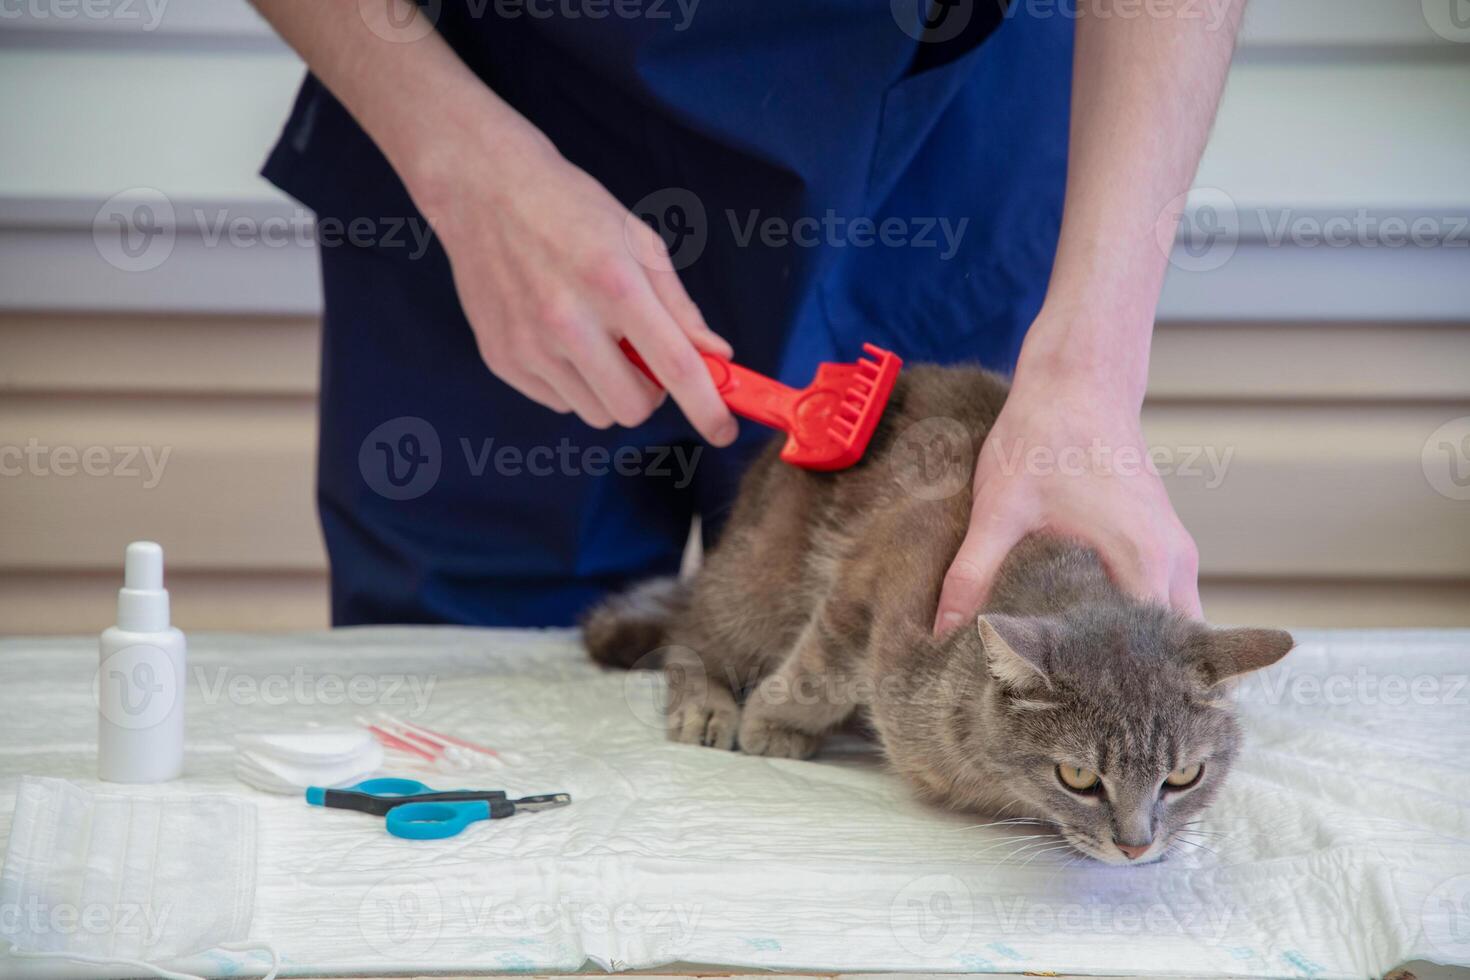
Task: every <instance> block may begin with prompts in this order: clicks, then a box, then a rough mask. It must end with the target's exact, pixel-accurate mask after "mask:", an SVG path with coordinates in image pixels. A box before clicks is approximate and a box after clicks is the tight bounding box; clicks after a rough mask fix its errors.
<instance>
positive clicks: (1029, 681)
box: [976, 615, 1051, 690]
mask: <svg viewBox="0 0 1470 980" xmlns="http://www.w3.org/2000/svg"><path fill="white" fill-rule="evenodd" d="M976 625H977V626H978V627H979V630H980V643H981V645H982V646H983V647H984V648H985V663H986V666H987V667H989V668H990V674H991V676H992V677H994V678H995V679H996V680H998V681H1000V682H1001V683H1002V684H1004V685H1006V686H1007V687H1012V688H1016V689H1017V690H1023V689H1025V688H1028V687H1035V686H1037V685H1045V686H1047V687H1050V686H1051V681H1049V680H1048V679H1047V676H1046V668H1045V664H1046V627H1045V625H1044V624H1042V622H1041V621H1040V620H1036V619H1027V618H1024V617H1021V616H999V615H990V616H981V617H980V618H979V619H978V620H977V621H976Z"/></svg>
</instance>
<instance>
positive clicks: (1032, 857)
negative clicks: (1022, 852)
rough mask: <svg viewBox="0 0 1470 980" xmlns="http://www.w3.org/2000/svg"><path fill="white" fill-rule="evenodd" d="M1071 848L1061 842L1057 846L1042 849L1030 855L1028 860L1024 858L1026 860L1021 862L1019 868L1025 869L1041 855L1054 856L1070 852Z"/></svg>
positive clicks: (1069, 845)
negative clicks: (1062, 852)
mask: <svg viewBox="0 0 1470 980" xmlns="http://www.w3.org/2000/svg"><path fill="white" fill-rule="evenodd" d="M1071 847H1072V845H1071V844H1068V843H1066V842H1065V841H1063V842H1062V843H1060V844H1057V845H1056V846H1054V847H1043V848H1042V849H1041V850H1039V851H1033V852H1032V853H1031V855H1030V856H1029V857H1028V858H1026V860H1024V861H1022V862H1021V867H1023V868H1024V867H1026V865H1028V864H1030V863H1031V862H1032V861H1035V860H1036V859H1037V858H1039V857H1041V855H1043V854H1055V853H1056V852H1058V851H1065V850H1070V849H1071Z"/></svg>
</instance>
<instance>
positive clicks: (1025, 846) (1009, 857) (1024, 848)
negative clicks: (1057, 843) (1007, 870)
mask: <svg viewBox="0 0 1470 980" xmlns="http://www.w3.org/2000/svg"><path fill="white" fill-rule="evenodd" d="M1046 843H1047V842H1045V841H1040V842H1031V843H1026V844H1022V845H1021V846H1020V847H1017V848H1016V849H1015V850H1013V851H1009V852H1007V853H1006V854H1004V855H1002V856H1001V857H1000V858H998V859H997V862H996V863H998V864H1008V863H1009V862H1010V861H1012V860H1013V859H1014V858H1016V857H1019V856H1020V855H1022V854H1025V853H1026V852H1027V851H1029V850H1031V849H1032V848H1036V847H1044V846H1046Z"/></svg>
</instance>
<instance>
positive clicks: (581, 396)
mask: <svg viewBox="0 0 1470 980" xmlns="http://www.w3.org/2000/svg"><path fill="white" fill-rule="evenodd" d="M532 370H534V371H535V372H536V373H537V374H538V375H539V376H540V377H541V378H542V379H543V380H544V381H545V382H546V384H548V385H550V386H551V387H552V388H554V389H556V393H557V394H558V395H560V396H561V397H562V398H563V399H565V400H566V402H567V404H569V405H571V407H572V411H574V412H576V413H577V417H578V418H580V419H581V420H582V421H583V422H586V423H587V424H588V425H590V426H592V427H593V428H594V429H606V428H607V427H608V426H610V425H612V424H613V417H612V414H611V413H610V412H608V410H607V407H606V406H605V405H603V404H602V400H601V399H600V398H598V397H597V396H596V395H595V394H593V393H592V389H591V388H589V387H588V386H587V382H585V381H583V380H582V376H581V375H580V374H578V373H577V370H576V368H574V367H573V366H572V364H571V363H570V362H569V361H564V360H562V359H561V358H559V357H548V358H546V359H545V360H544V361H542V362H541V363H539V364H536V365H535V366H534V367H533V368H532Z"/></svg>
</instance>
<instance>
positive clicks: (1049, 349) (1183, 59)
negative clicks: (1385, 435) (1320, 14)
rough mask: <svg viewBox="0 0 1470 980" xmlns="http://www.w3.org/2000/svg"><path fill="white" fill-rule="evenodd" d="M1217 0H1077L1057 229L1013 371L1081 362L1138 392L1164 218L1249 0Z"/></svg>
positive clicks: (1160, 268)
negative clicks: (1036, 315) (1041, 306)
mask: <svg viewBox="0 0 1470 980" xmlns="http://www.w3.org/2000/svg"><path fill="white" fill-rule="evenodd" d="M1222 2H1223V6H1221V7H1220V8H1218V9H1216V10H1213V11H1207V9H1206V8H1202V7H1201V5H1199V4H1195V3H1189V2H1185V0H1154V2H1150V3H1148V4H1143V5H1137V4H1132V3H1127V4H1120V3H1115V2H1114V0H1088V2H1082V3H1078V5H1077V7H1078V11H1079V17H1078V22H1077V39H1076V56H1075V66H1074V70H1073V81H1072V85H1073V94H1072V125H1071V148H1070V152H1069V160H1068V173H1067V195H1066V207H1065V211H1064V216H1063V221H1062V231H1061V239H1060V242H1059V244H1058V248H1057V257H1056V263H1055V266H1054V267H1053V270H1052V278H1051V284H1050V287H1049V288H1048V291H1047V298H1046V310H1045V311H1044V314H1043V316H1042V317H1041V318H1040V319H1038V321H1037V324H1036V327H1035V328H1034V329H1033V330H1032V333H1031V335H1030V336H1028V338H1027V340H1026V345H1025V348H1024V349H1023V351H1022V355H1021V366H1020V367H1019V368H1018V372H1017V373H1018V378H1019V377H1021V376H1023V375H1024V374H1026V373H1027V372H1028V371H1029V370H1030V369H1037V370H1039V371H1040V372H1043V373H1047V374H1055V373H1057V372H1061V373H1065V374H1073V375H1075V374H1081V375H1082V376H1084V377H1090V378H1093V379H1095V380H1097V381H1098V382H1099V383H1102V384H1106V385H1110V386H1115V387H1114V390H1116V392H1117V394H1118V395H1119V397H1124V398H1126V399H1128V400H1129V403H1130V404H1133V405H1134V406H1135V407H1136V404H1141V402H1142V399H1143V389H1144V386H1145V384H1146V382H1147V375H1148V349H1149V340H1150V336H1151V333H1152V330H1153V319H1154V313H1155V310H1156V307H1157V304H1158V297H1159V292H1160V290H1161V289H1162V286H1163V280H1164V273H1165V272H1166V270H1167V265H1168V257H1167V255H1166V253H1165V250H1164V249H1162V248H1161V247H1160V245H1159V241H1158V221H1159V218H1160V215H1161V214H1162V213H1163V212H1164V210H1165V208H1166V207H1167V205H1168V204H1169V202H1170V201H1171V200H1173V199H1174V198H1175V197H1177V196H1178V195H1179V194H1180V193H1182V192H1183V191H1185V190H1186V189H1187V188H1188V187H1189V185H1190V183H1191V181H1192V180H1193V178H1194V174H1195V170H1196V168H1197V167H1198V166H1199V158H1200V155H1201V153H1202V152H1203V150H1204V145H1205V140H1206V138H1207V136H1208V134H1209V130H1210V126H1211V124H1212V123H1213V121H1214V117H1215V110H1216V107H1217V106H1218V104H1219V99H1220V93H1221V90H1222V89H1223V87H1224V82H1225V75H1226V72H1227V71H1228V69H1229V65H1230V56H1231V54H1232V52H1233V50H1234V46H1235V35H1236V32H1237V30H1238V29H1239V24H1240V16H1241V12H1242V10H1243V9H1244V6H1245V3H1244V0H1222ZM1119 8H1121V9H1119ZM1168 231H1169V233H1170V234H1171V235H1172V231H1173V229H1172V228H1171V229H1169V230H1168Z"/></svg>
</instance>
